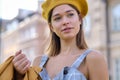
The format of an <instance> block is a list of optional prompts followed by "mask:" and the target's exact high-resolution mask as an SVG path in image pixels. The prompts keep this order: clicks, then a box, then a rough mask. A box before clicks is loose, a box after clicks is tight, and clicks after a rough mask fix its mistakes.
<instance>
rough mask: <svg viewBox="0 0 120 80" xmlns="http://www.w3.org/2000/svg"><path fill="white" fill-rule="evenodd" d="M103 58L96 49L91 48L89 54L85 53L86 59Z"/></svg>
mask: <svg viewBox="0 0 120 80" xmlns="http://www.w3.org/2000/svg"><path fill="white" fill-rule="evenodd" d="M103 59H105V55H104V54H103V53H101V52H100V51H97V50H92V51H91V52H90V54H88V55H87V60H88V61H91V60H103Z"/></svg>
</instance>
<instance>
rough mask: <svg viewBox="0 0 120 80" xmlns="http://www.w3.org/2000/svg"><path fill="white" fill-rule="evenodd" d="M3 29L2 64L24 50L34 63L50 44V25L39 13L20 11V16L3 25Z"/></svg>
mask: <svg viewBox="0 0 120 80" xmlns="http://www.w3.org/2000/svg"><path fill="white" fill-rule="evenodd" d="M4 22H5V21H4ZM5 23H6V22H5ZM2 29H3V31H2V37H1V38H2V44H1V47H2V50H1V53H2V54H1V56H2V57H1V62H3V61H4V60H5V59H6V58H8V57H9V56H11V55H14V54H15V52H16V51H18V50H22V51H23V53H24V54H26V55H27V57H28V59H30V60H31V61H33V59H34V58H35V57H36V56H40V55H42V54H43V53H44V51H45V49H46V46H47V44H48V41H47V40H49V39H48V38H49V29H48V25H47V22H46V21H45V20H44V19H43V18H42V17H41V13H39V12H38V11H37V12H32V11H28V10H22V9H20V10H19V15H18V16H17V17H15V18H14V19H13V20H10V21H7V23H6V25H4V24H3V25H2Z"/></svg>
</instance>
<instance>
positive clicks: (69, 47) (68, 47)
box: [60, 39, 79, 55]
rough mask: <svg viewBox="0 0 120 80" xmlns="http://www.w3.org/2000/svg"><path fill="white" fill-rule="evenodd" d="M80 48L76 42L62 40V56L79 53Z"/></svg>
mask: <svg viewBox="0 0 120 80" xmlns="http://www.w3.org/2000/svg"><path fill="white" fill-rule="evenodd" d="M78 50H79V48H78V47H77V45H76V40H75V39H72V40H67V41H66V40H61V51H60V54H63V55H67V54H72V53H74V52H75V51H78Z"/></svg>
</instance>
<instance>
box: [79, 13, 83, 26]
mask: <svg viewBox="0 0 120 80" xmlns="http://www.w3.org/2000/svg"><path fill="white" fill-rule="evenodd" d="M78 17H79V21H80V25H81V23H82V17H81V15H80V14H78Z"/></svg>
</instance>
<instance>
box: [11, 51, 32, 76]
mask: <svg viewBox="0 0 120 80" xmlns="http://www.w3.org/2000/svg"><path fill="white" fill-rule="evenodd" d="M30 64H31V63H30V61H29V60H28V59H27V57H26V56H25V54H23V53H22V51H21V50H20V51H18V52H16V54H15V56H14V59H13V65H14V68H15V71H16V72H17V73H18V74H19V75H20V74H21V75H24V74H25V73H26V71H27V70H28V69H29V67H30Z"/></svg>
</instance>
